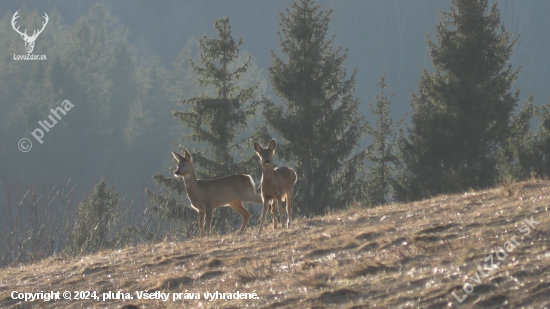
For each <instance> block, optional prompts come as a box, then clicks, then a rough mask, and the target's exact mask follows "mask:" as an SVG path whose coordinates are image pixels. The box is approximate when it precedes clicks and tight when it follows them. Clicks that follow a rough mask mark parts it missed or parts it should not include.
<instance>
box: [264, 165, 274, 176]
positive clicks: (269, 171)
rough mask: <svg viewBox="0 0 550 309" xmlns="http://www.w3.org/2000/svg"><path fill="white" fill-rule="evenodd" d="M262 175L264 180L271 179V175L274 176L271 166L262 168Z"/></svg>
mask: <svg viewBox="0 0 550 309" xmlns="http://www.w3.org/2000/svg"><path fill="white" fill-rule="evenodd" d="M262 175H263V177H264V179H271V178H273V175H275V168H274V167H273V165H271V166H268V167H266V166H262Z"/></svg>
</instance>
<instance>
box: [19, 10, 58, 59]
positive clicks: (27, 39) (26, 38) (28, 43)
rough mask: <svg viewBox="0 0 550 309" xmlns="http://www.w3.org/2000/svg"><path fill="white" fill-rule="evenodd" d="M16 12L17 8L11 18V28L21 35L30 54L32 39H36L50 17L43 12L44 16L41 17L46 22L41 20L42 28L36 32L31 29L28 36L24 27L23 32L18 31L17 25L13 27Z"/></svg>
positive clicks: (32, 46)
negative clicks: (31, 31)
mask: <svg viewBox="0 0 550 309" xmlns="http://www.w3.org/2000/svg"><path fill="white" fill-rule="evenodd" d="M18 14H19V10H17V11H16V12H15V14H13V17H12V19H11V26H12V27H13V30H15V31H16V32H17V33H19V34H20V35H21V38H22V39H23V40H24V41H25V49H26V50H27V53H28V54H30V53H32V51H33V49H34V41H36V38H37V37H38V35H39V34H40V33H42V31H44V28H46V25H47V24H48V20H49V19H50V18H49V17H48V14H46V13H44V15H45V16H43V17H44V19H45V20H46V22H42V29H40V30H39V31H38V32H36V30H33V33H32V35H31V36H28V35H27V29H25V32H21V31H19V26H17V28H15V23H16V22H15V20H16V19H18V18H19V15H18Z"/></svg>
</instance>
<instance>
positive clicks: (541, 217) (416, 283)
mask: <svg viewBox="0 0 550 309" xmlns="http://www.w3.org/2000/svg"><path fill="white" fill-rule="evenodd" d="M549 195H550V181H541V180H534V179H533V180H531V181H527V182H523V183H518V184H513V185H507V186H503V187H500V188H496V189H491V190H486V191H480V192H468V193H463V194H457V195H446V196H440V197H437V198H433V199H429V200H424V201H420V202H416V203H409V204H392V205H389V206H387V207H379V208H376V209H364V208H361V207H355V208H352V209H350V210H348V211H345V212H340V213H332V214H328V215H326V216H324V217H315V218H313V219H311V220H302V221H297V222H294V226H293V227H292V228H291V229H290V230H277V231H273V230H272V229H271V228H267V229H266V232H265V234H263V235H262V237H261V238H256V237H255V235H256V233H257V229H249V230H248V231H247V232H246V233H245V234H244V235H228V236H224V237H211V238H207V239H194V240H191V241H187V242H181V243H180V242H172V241H170V240H169V239H166V240H165V241H164V242H163V243H158V244H150V245H140V246H138V247H130V248H126V249H123V250H118V251H102V252H100V253H98V254H96V255H92V256H85V257H79V258H68V257H56V258H50V259H46V260H43V261H41V262H39V263H36V264H32V265H25V266H21V267H12V268H4V269H2V270H0V307H2V308H76V307H79V308H80V307H108V308H120V307H123V306H126V308H136V307H135V306H138V307H139V308H182V307H186V308H191V307H216V308H235V307H247V306H248V307H250V306H254V307H264V308H310V307H314V308H325V307H338V308H374V307H378V308H455V307H463V308H521V307H524V308H543V307H545V306H548V305H550V298H549V297H548V295H550V248H549V246H550V237H549V236H550V229H549V223H550V213H549V212H548V204H549V201H548V196H549ZM525 220H528V221H529V222H527V221H525ZM529 225H531V226H529ZM533 227H534V228H533ZM514 236H515V237H514ZM499 247H501V248H504V249H503V250H508V252H507V253H502V251H500V250H499ZM491 257H492V258H491ZM491 263H493V264H494V265H493V267H492V266H491ZM499 263H500V264H499ZM484 264H485V265H487V268H485V267H484V266H483V265H484ZM497 265H498V266H497ZM478 269H479V270H478ZM463 288H464V289H466V290H467V291H469V292H470V293H469V294H466V293H465V292H464V290H463ZM472 289H473V291H472ZM12 291H18V292H21V293H31V292H44V293H47V292H49V291H54V292H56V291H60V292H61V293H63V291H70V292H71V294H72V296H74V294H75V292H74V291H97V293H98V294H97V295H98V297H99V300H97V301H96V300H87V301H81V300H70V301H69V300H58V301H55V302H52V301H50V302H43V301H35V302H32V303H30V302H27V303H25V302H21V301H20V300H12V299H11V293H12ZM118 291H120V292H122V293H129V294H127V295H128V296H131V297H133V299H132V300H127V301H122V300H108V301H105V302H104V301H103V300H102V299H101V298H102V296H103V294H102V293H108V292H112V293H116V292H118ZM216 291H218V292H219V293H236V292H237V291H239V292H240V293H251V294H252V293H256V294H257V298H258V299H252V300H250V299H246V300H244V299H239V300H219V299H218V300H213V301H210V300H208V299H205V296H207V297H212V294H210V295H205V294H204V293H215V292H216ZM136 292H140V293H141V292H146V293H152V292H159V293H161V292H162V293H170V294H169V299H168V301H165V302H164V301H160V300H150V299H148V300H145V299H142V300H139V299H138V294H137V293H136ZM453 292H454V293H455V295H456V296H457V297H458V298H462V297H464V295H467V298H465V299H464V300H463V302H462V304H460V303H459V302H458V301H457V299H456V298H455V297H454V296H453V295H452V293H453ZM174 293H182V294H181V296H182V298H185V297H186V295H185V293H189V294H188V295H187V296H189V295H190V294H191V293H192V294H193V296H196V294H195V293H199V296H200V299H198V300H197V299H193V300H188V299H182V300H176V301H173V300H172V297H173V295H174ZM84 296H86V295H84ZM60 297H61V296H60ZM129 305H135V306H129Z"/></svg>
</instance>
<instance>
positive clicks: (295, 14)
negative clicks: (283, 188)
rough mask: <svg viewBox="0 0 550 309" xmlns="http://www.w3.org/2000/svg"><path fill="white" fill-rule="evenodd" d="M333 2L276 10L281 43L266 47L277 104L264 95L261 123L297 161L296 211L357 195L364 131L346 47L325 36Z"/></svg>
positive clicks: (316, 209) (340, 203)
mask: <svg viewBox="0 0 550 309" xmlns="http://www.w3.org/2000/svg"><path fill="white" fill-rule="evenodd" d="M332 13H333V10H326V9H323V8H322V7H321V6H320V5H318V4H316V3H315V1H312V0H305V1H296V2H293V3H292V4H291V5H290V8H287V9H286V12H285V13H282V14H281V15H280V16H281V21H280V22H279V25H280V27H281V31H280V32H279V33H278V34H279V40H280V46H281V51H282V53H283V54H284V56H285V58H286V62H285V61H284V60H283V59H281V58H280V57H279V56H277V55H276V54H275V53H273V52H272V64H271V67H270V68H269V73H270V78H271V83H272V85H273V91H274V93H275V94H276V95H277V96H278V97H279V98H280V99H281V100H282V105H278V104H275V103H273V102H271V101H270V100H267V99H266V100H264V104H265V110H264V117H265V120H266V124H267V126H268V127H269V128H270V129H272V130H273V131H274V132H275V133H276V134H278V135H279V137H280V138H281V139H282V140H279V143H278V146H277V150H276V156H277V157H278V158H280V159H283V160H285V161H286V162H288V163H289V164H290V165H292V167H293V168H295V169H296V173H297V175H298V182H297V184H296V189H295V192H297V194H296V195H297V196H296V199H295V201H296V202H295V203H293V204H294V205H296V209H297V210H298V211H299V212H302V214H320V213H323V212H324V211H325V210H326V209H327V208H329V207H330V208H343V207H345V206H346V205H348V204H349V203H351V202H353V201H356V200H358V199H359V198H360V197H361V196H362V194H363V193H364V191H363V185H364V183H363V182H361V181H359V178H360V177H359V175H360V174H361V172H362V170H363V161H364V158H365V152H364V151H361V152H359V153H357V146H358V141H359V139H360V138H361V137H363V135H364V134H365V130H366V127H365V124H364V120H363V117H361V116H359V115H358V112H359V101H358V99H357V98H356V97H355V95H354V91H355V73H356V72H355V71H354V73H353V74H351V77H349V78H347V77H346V76H347V71H346V69H345V67H344V60H345V59H346V56H347V51H345V52H342V47H339V48H337V49H334V48H333V47H332V43H333V40H334V38H335V36H332V37H330V38H327V32H328V27H329V23H330V20H331V16H332Z"/></svg>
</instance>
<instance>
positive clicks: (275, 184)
mask: <svg viewBox="0 0 550 309" xmlns="http://www.w3.org/2000/svg"><path fill="white" fill-rule="evenodd" d="M276 147H277V143H276V142H275V139H272V140H271V142H269V145H268V146H267V148H263V147H262V146H261V145H260V144H258V143H256V142H254V150H256V154H257V155H258V157H259V158H260V163H261V164H262V180H261V183H262V184H261V188H262V199H263V203H264V208H263V211H262V217H261V219H260V230H259V231H258V236H260V234H261V233H262V227H263V224H264V220H265V215H266V213H267V209H268V208H269V206H270V205H271V215H272V217H273V229H277V215H276V213H277V207H275V206H276V205H274V203H277V206H278V208H279V214H280V215H281V226H284V224H283V220H282V216H283V214H282V209H281V207H282V203H283V201H286V227H287V228H289V227H290V221H291V216H292V190H293V189H294V184H295V183H296V179H297V177H296V172H294V170H293V169H291V168H288V167H275V166H274V165H273V153H274V152H275V148H276Z"/></svg>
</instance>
